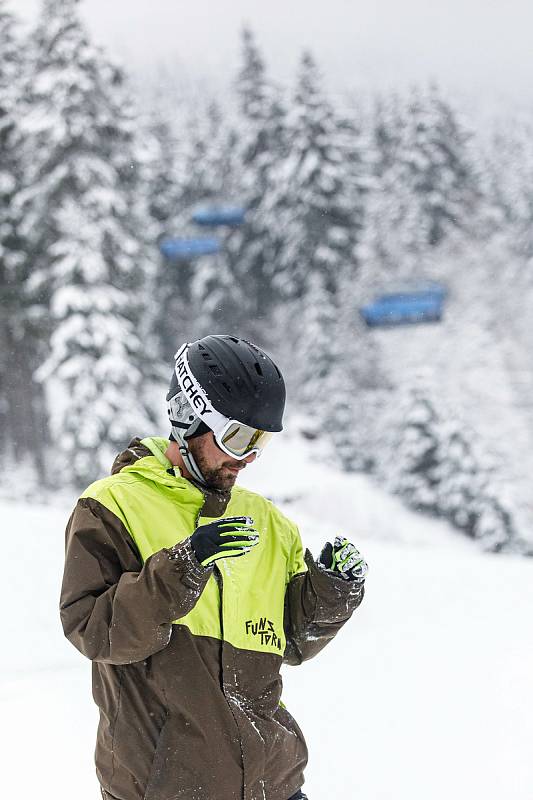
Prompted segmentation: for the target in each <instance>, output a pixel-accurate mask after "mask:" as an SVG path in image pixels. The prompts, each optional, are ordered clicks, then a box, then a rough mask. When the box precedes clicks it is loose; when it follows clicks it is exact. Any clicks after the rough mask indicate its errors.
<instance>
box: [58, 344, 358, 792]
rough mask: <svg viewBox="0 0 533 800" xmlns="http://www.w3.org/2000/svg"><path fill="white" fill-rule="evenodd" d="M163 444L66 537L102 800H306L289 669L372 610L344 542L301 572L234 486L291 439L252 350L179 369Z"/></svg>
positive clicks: (275, 385)
mask: <svg viewBox="0 0 533 800" xmlns="http://www.w3.org/2000/svg"><path fill="white" fill-rule="evenodd" d="M167 402H168V412H169V418H170V424H171V429H172V433H171V438H170V440H164V439H158V438H149V439H143V440H142V441H140V440H138V439H136V440H134V441H133V442H132V443H131V444H130V446H129V448H128V449H127V450H126V451H125V452H124V453H122V454H121V455H119V456H118V457H117V459H116V461H115V464H114V466H113V470H112V475H111V476H110V477H107V478H104V479H103V480H100V481H97V482H96V483H94V484H93V485H92V486H90V487H89V488H88V489H87V490H86V491H85V492H84V494H83V495H82V497H81V498H80V500H79V501H78V504H77V506H76V508H75V510H74V512H73V514H72V516H71V518H70V520H69V523H68V528H67V537H66V561H65V573H64V579H63V587H62V594H61V619H62V623H63V628H64V631H65V635H66V636H67V637H68V639H69V640H70V641H71V642H72V643H73V644H74V645H75V646H76V647H77V648H78V649H79V650H80V651H81V652H82V653H83V654H84V655H86V656H87V657H88V658H90V659H92V661H93V695H94V699H95V701H96V703H97V704H98V706H99V708H100V725H99V730H98V738H97V747H96V766H97V774H98V778H99V781H100V784H101V787H102V797H103V798H104V800H178V798H186V800H299V799H301V798H305V795H304V794H302V792H301V787H302V784H303V781H304V778H303V769H304V767H305V765H306V761H307V751H306V746H305V742H304V739H303V736H302V734H301V731H300V729H299V727H298V725H297V724H296V722H295V721H294V719H293V718H292V716H291V715H290V714H289V712H288V711H287V710H286V708H285V706H284V705H283V703H282V702H281V699H280V698H281V686H282V684H281V677H280V675H279V670H280V667H281V664H282V663H283V662H285V663H288V664H300V663H301V662H302V661H303V660H304V659H307V658H310V657H312V656H314V655H315V654H316V653H318V652H319V651H320V650H321V649H322V648H323V647H324V646H325V645H326V644H327V642H328V641H330V639H332V638H333V637H334V635H335V634H336V632H337V631H338V630H339V628H340V627H341V626H342V625H343V624H344V623H345V622H346V620H347V619H348V618H349V617H350V615H351V614H352V612H353V610H354V609H355V608H357V606H358V605H359V604H360V602H361V600H362V598H363V592H364V589H363V583H364V578H365V572H366V563H365V562H364V560H363V559H362V557H361V556H360V554H359V553H358V551H357V550H356V549H355V547H354V546H353V545H351V544H349V543H348V542H346V540H342V539H340V538H339V539H336V540H335V543H334V544H331V543H328V544H326V546H325V547H324V550H323V551H322V554H321V556H320V559H319V562H318V563H315V561H314V560H313V557H312V556H311V554H310V553H309V552H308V551H307V552H306V554H305V556H304V553H303V549H302V544H301V540H300V536H299V533H298V530H297V528H296V526H295V525H294V524H293V523H292V522H290V521H289V520H288V519H287V518H286V517H284V516H283V514H281V512H280V511H279V510H278V509H277V508H275V506H274V505H273V504H272V503H270V502H269V501H267V500H265V499H264V498H262V497H261V496H259V495H257V494H254V493H253V492H250V491H248V490H245V489H242V488H239V487H235V482H236V479H237V476H238V474H239V472H240V470H241V469H244V468H245V467H247V466H248V465H249V464H251V463H252V462H253V461H254V460H255V458H257V456H258V455H259V454H260V453H261V451H262V450H263V448H264V446H265V444H266V443H267V441H268V439H269V438H270V437H271V436H272V435H273V433H274V432H278V431H281V429H282V415H283V410H284V404H285V386H284V382H283V378H282V376H281V373H280V371H279V370H278V368H277V367H276V365H275V364H274V363H273V362H272V361H271V359H270V358H269V357H268V356H267V355H266V354H265V353H264V352H262V351H261V350H260V349H258V348H257V347H255V346H254V345H252V344H250V343H249V342H246V341H244V340H242V339H237V338H235V337H230V336H207V337H205V338H204V339H200V340H198V341H196V342H193V343H192V344H186V345H184V346H183V347H182V348H181V349H180V350H179V352H178V353H177V356H176V364H175V370H174V373H173V376H172V381H171V385H170V391H169V393H168V395H167Z"/></svg>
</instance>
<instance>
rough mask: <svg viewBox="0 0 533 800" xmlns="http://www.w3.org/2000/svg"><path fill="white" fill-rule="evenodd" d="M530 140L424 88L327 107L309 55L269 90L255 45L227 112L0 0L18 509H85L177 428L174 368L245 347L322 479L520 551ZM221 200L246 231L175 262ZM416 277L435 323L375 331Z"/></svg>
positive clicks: (526, 539)
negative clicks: (95, 484)
mask: <svg viewBox="0 0 533 800" xmlns="http://www.w3.org/2000/svg"><path fill="white" fill-rule="evenodd" d="M532 122H533V118H529V117H528V115H527V114H526V115H524V114H522V115H520V117H519V118H511V117H508V118H506V119H504V120H503V121H502V120H501V119H500V120H499V121H498V123H496V121H495V122H494V123H492V124H489V123H487V122H486V121H483V123H481V121H480V120H478V121H477V123H476V122H475V121H474V120H472V119H468V118H465V117H464V115H463V114H462V113H460V112H459V110H458V108H457V106H456V104H455V103H454V101H453V99H452V98H450V97H449V96H447V94H446V93H445V92H443V91H442V90H441V89H440V88H439V87H438V86H437V85H434V84H432V85H423V86H418V87H416V86H415V87H412V88H411V89H409V90H407V91H405V90H402V91H398V92H396V93H377V92H376V93H374V94H373V95H372V94H371V95H369V94H368V93H367V94H365V95H364V96H361V97H359V96H357V95H356V94H354V93H351V94H349V95H346V97H341V96H340V95H338V94H334V95H332V94H329V93H328V91H327V89H326V84H325V83H324V80H323V77H322V75H321V71H320V67H319V65H318V64H317V63H316V61H315V59H314V57H313V54H312V53H311V52H309V51H304V52H303V53H302V55H301V59H300V63H299V67H298V70H297V74H296V75H295V76H294V80H293V81H292V83H291V85H280V84H278V83H276V82H274V81H273V80H272V79H271V77H270V73H269V68H268V63H267V59H266V58H265V56H264V54H263V52H262V50H261V46H260V42H258V41H257V39H256V37H255V35H254V33H253V31H252V30H251V29H249V28H246V29H244V30H243V31H242V32H241V41H240V49H239V46H238V39H237V32H236V45H235V70H234V75H233V78H232V79H231V80H229V81H228V86H227V91H225V92H220V91H217V92H216V94H215V93H214V94H213V96H209V93H208V92H205V91H203V92H202V93H201V94H199V93H197V92H195V91H183V87H182V85H181V83H180V82H176V84H175V85H174V84H173V82H172V78H171V76H168V77H167V78H166V79H165V80H164V81H163V80H162V81H161V82H160V83H159V84H158V85H157V86H155V87H154V88H153V89H152V90H151V91H146V88H145V89H144V90H143V92H142V93H140V92H139V91H138V89H137V87H136V85H135V83H134V82H132V81H130V80H129V79H128V76H127V75H126V73H125V71H124V69H123V68H121V67H120V66H118V65H117V64H116V63H114V61H113V59H112V58H111V57H110V56H109V54H108V53H106V52H104V51H103V50H102V49H101V48H99V47H98V46H96V45H95V44H94V43H93V42H92V41H91V38H90V36H89V34H88V32H87V30H86V28H85V26H84V24H83V23H82V21H81V18H80V15H79V2H77V0H45V2H44V3H43V6H42V12H41V16H40V18H39V20H38V22H37V25H36V26H35V27H33V28H32V29H31V30H25V29H22V28H21V27H20V26H19V25H18V20H17V18H16V17H15V16H14V15H13V13H12V12H11V10H10V7H9V5H8V3H7V2H6V0H0V303H1V311H0V398H1V400H0V443H1V444H0V448H1V449H2V456H3V461H4V464H5V465H7V467H6V469H5V470H4V471H3V474H2V479H1V483H2V492H3V494H5V495H7V496H10V495H13V494H16V495H17V496H19V497H20V496H21V495H22V496H26V497H28V498H30V497H32V498H35V497H36V496H37V497H40V498H41V499H43V498H46V496H47V495H49V494H50V493H53V492H56V491H57V490H58V489H62V488H65V487H69V488H71V489H78V488H83V487H84V486H85V485H86V484H87V483H89V482H90V481H91V480H93V479H95V478H96V477H99V476H101V475H102V474H106V473H107V472H108V471H109V467H110V464H111V462H112V460H113V457H114V455H115V453H116V451H117V450H120V449H121V448H123V447H124V446H125V445H127V443H128V441H129V439H130V438H131V437H132V436H135V435H141V436H142V435H148V434H151V433H153V432H154V431H155V432H161V433H164V432H166V431H165V429H164V424H165V411H164V400H163V398H164V395H165V391H166V384H167V383H168V380H169V376H170V369H171V363H172V356H173V354H174V352H175V350H176V349H177V347H178V346H179V345H180V344H181V343H182V342H183V341H185V340H189V341H191V340H192V339H194V338H197V337H199V336H202V335H205V334H207V333H212V332H219V333H232V334H235V335H239V336H245V337H247V338H250V339H251V340H252V341H255V342H256V343H257V344H259V345H260V346H263V347H264V348H265V349H266V350H267V351H268V352H270V353H271V354H272V355H274V356H275V358H276V360H277V361H278V362H279V364H280V366H281V368H282V369H283V371H284V373H285V374H286V376H287V382H288V389H289V398H290V402H289V425H290V427H292V429H293V430H295V431H297V432H298V435H301V436H304V437H306V438H308V439H314V440H316V439H318V440H320V441H321V442H322V444H323V458H324V459H325V460H328V459H329V460H331V461H332V462H333V461H336V462H337V463H340V464H341V466H342V468H343V469H344V470H346V471H363V472H366V473H369V474H371V475H373V476H374V479H375V480H376V481H377V482H378V483H379V484H381V485H382V486H384V487H386V488H387V489H388V490H390V491H391V492H393V493H395V494H398V495H400V496H401V497H402V498H403V499H404V500H405V502H406V503H407V504H408V505H410V506H411V507H413V508H415V509H416V510H419V511H421V512H423V513H427V514H432V515H434V516H438V517H444V518H446V519H448V520H450V521H451V522H452V523H453V524H454V525H455V526H456V527H457V528H459V529H461V530H463V531H464V532H465V533H466V534H468V535H469V536H471V537H474V538H476V539H478V540H479V541H480V543H481V544H482V546H483V547H484V548H486V549H488V550H494V551H500V550H502V551H512V552H519V553H524V554H529V555H530V554H531V553H532V552H533V536H532V534H531V533H530V532H531V531H532V530H533V526H532V522H533V504H532V503H531V498H530V490H529V474H530V472H531V467H532V466H533V465H532V444H533V442H532V431H533V426H532V422H533V404H532V403H533V401H532V398H533V357H532V348H531V341H532V339H531V324H532V323H531V313H530V309H531V303H532V300H533V274H532V262H531V259H532V256H533V235H532V232H533V227H532V222H533V191H532V188H531V187H532V186H533V140H532V135H531V133H532ZM212 205H214V206H216V205H224V206H242V207H244V208H245V209H246V222H245V224H244V225H243V226H241V227H238V228H233V229H224V230H223V232H222V233H221V232H220V231H217V236H218V237H219V239H220V243H221V249H220V252H219V253H217V254H215V255H209V256H205V257H203V258H198V259H194V260H192V259H190V260H188V261H180V262H177V261H172V260H169V259H167V258H165V257H164V256H163V255H162V254H161V252H160V245H161V244H162V243H164V241H165V240H167V239H168V238H169V237H176V236H196V235H198V229H197V227H196V226H195V225H194V224H193V222H192V221H191V220H192V214H193V213H194V211H196V210H198V209H199V208H202V207H205V206H212ZM421 280H423V281H428V280H431V281H438V282H439V283H441V284H442V285H444V286H445V287H446V289H447V299H446V307H445V314H444V317H443V319H442V321H441V322H440V323H435V324H433V325H419V326H409V327H405V326H403V327H400V328H391V329H386V330H385V329H369V328H367V327H366V326H365V324H364V322H363V320H362V318H361V315H360V309H361V307H362V306H363V305H364V304H365V303H367V302H369V301H371V300H372V299H374V298H375V297H376V296H379V294H380V293H383V292H386V291H389V290H390V289H392V288H393V287H401V286H405V285H408V284H410V283H411V282H413V281H421ZM162 426H163V427H162ZM287 457H288V458H289V457H290V453H288V454H287Z"/></svg>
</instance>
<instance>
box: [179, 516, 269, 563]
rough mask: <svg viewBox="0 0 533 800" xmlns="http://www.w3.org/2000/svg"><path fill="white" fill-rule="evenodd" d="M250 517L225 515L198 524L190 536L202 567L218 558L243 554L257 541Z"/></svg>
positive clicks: (257, 535)
mask: <svg viewBox="0 0 533 800" xmlns="http://www.w3.org/2000/svg"><path fill="white" fill-rule="evenodd" d="M252 525H253V519H251V517H226V518H225V519H217V520H216V521H215V522H210V523H209V524H208V525H200V526H199V527H198V528H196V530H195V531H194V533H193V534H192V536H191V545H192V549H193V551H194V555H195V556H196V558H197V559H198V561H199V562H200V564H202V566H204V567H208V566H209V564H211V563H212V562H213V561H218V559H219V558H230V557H231V558H234V557H236V556H243V555H244V554H245V553H247V552H248V550H250V549H251V548H252V547H255V545H256V544H257V543H258V542H259V534H258V533H257V531H256V530H255V529H254V528H252V527H251V526H252Z"/></svg>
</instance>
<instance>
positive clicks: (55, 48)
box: [25, 0, 152, 484]
mask: <svg viewBox="0 0 533 800" xmlns="http://www.w3.org/2000/svg"><path fill="white" fill-rule="evenodd" d="M77 6H78V2H77V0H45V2H44V5H43V9H42V14H41V18H40V20H39V23H38V26H37V29H36V31H35V37H34V42H35V62H34V72H33V76H32V80H31V84H30V88H29V91H30V99H31V106H32V108H31V117H30V124H31V126H32V130H33V143H32V145H33V150H32V158H33V161H32V167H33V173H32V178H33V181H32V185H31V192H28V198H27V203H26V208H25V211H26V227H27V230H28V231H31V232H33V237H32V251H33V252H32V255H33V258H34V260H35V270H34V274H33V276H32V280H33V282H34V285H37V286H39V287H40V288H41V289H44V290H45V291H46V292H47V293H48V296H49V298H50V311H51V319H52V321H53V328H54V329H53V332H52V336H51V341H50V351H49V353H48V354H47V358H46V361H45V363H44V364H43V365H42V368H41V370H40V379H41V380H43V381H45V382H46V386H47V393H48V397H49V403H50V406H49V408H50V413H51V421H52V436H53V442H54V448H53V451H54V454H55V461H56V463H55V464H54V479H55V480H57V479H58V478H59V479H60V480H63V481H65V482H72V483H73V484H84V483H86V482H87V481H90V480H91V479H93V478H94V477H96V476H97V475H99V474H101V473H102V471H107V470H108V469H109V466H110V459H111V458H112V455H113V453H114V452H116V449H117V448H120V447H122V446H124V444H125V443H127V440H128V437H129V436H131V435H132V434H139V433H141V434H143V433H146V432H148V431H149V430H150V425H151V419H150V414H149V412H148V410H147V404H146V402H145V391H146V377H147V373H148V375H149V374H150V372H151V367H152V365H151V364H150V360H151V359H150V355H151V354H150V353H149V352H148V350H149V342H146V341H143V340H142V339H141V335H139V334H142V329H141V328H140V319H141V313H140V308H139V305H138V302H139V301H138V299H135V292H138V291H139V289H142V277H143V276H142V269H143V266H144V265H143V263H142V259H143V247H142V243H140V236H139V231H140V230H142V225H143V223H144V220H143V219H140V218H139V215H138V213H137V212H138V206H137V197H136V194H135V193H136V190H137V188H138V187H137V159H136V143H135V127H136V126H135V120H134V118H133V115H132V111H131V108H130V105H129V101H128V99H127V95H126V93H125V86H124V77H123V75H122V73H121V71H120V70H119V69H117V68H116V67H115V66H114V65H112V64H111V63H110V62H109V61H108V60H107V59H106V57H105V56H104V54H103V53H102V52H101V51H99V50H98V49H96V48H95V47H93V46H92V45H91V43H90V41H89V39H88V36H87V34H86V32H85V30H84V27H83V25H82V23H81V21H80V19H79V16H78V8H77Z"/></svg>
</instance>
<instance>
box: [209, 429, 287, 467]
mask: <svg viewBox="0 0 533 800" xmlns="http://www.w3.org/2000/svg"><path fill="white" fill-rule="evenodd" d="M213 433H214V435H215V442H216V443H217V444H218V446H219V447H220V449H221V450H223V451H224V452H225V453H227V454H228V455H230V456H232V457H233V458H236V459H237V460H239V461H241V460H242V459H243V458H246V457H247V456H249V455H251V454H252V453H257V455H258V456H260V455H261V453H262V452H263V450H264V449H265V447H266V446H267V444H268V443H269V441H270V440H271V439H272V437H273V435H274V434H273V433H272V432H271V431H261V430H259V429H258V428H250V426H249V425H243V424H242V422H237V420H235V419H230V420H228V422H227V424H226V425H225V426H224V429H223V430H222V431H220V432H217V431H213Z"/></svg>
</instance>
